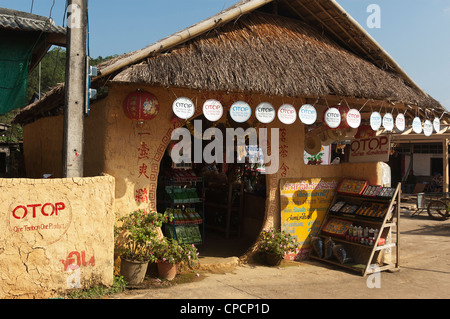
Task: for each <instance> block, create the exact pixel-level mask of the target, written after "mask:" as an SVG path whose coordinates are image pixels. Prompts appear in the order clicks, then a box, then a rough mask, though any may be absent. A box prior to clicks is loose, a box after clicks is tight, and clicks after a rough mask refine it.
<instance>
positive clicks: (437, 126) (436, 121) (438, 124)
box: [433, 117, 441, 133]
mask: <svg viewBox="0 0 450 319" xmlns="http://www.w3.org/2000/svg"><path fill="white" fill-rule="evenodd" d="M433 127H434V131H435V132H436V133H439V132H440V131H441V120H440V119H439V118H437V117H435V118H434V121H433Z"/></svg>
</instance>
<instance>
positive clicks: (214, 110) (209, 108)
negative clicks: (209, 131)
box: [203, 100, 223, 122]
mask: <svg viewBox="0 0 450 319" xmlns="http://www.w3.org/2000/svg"><path fill="white" fill-rule="evenodd" d="M203 115H204V116H205V117H206V119H207V120H209V121H211V122H215V121H218V120H220V118H221V117H222V115H223V107H222V104H221V103H220V102H219V101H217V100H207V101H205V103H203Z"/></svg>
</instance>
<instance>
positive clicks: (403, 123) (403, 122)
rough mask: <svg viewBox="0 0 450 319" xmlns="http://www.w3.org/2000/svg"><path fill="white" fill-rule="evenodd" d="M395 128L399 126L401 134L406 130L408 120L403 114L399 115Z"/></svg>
mask: <svg viewBox="0 0 450 319" xmlns="http://www.w3.org/2000/svg"><path fill="white" fill-rule="evenodd" d="M395 126H397V129H398V130H399V131H401V132H403V131H404V130H405V128H406V120H405V116H404V115H403V114H399V115H397V117H396V118H395Z"/></svg>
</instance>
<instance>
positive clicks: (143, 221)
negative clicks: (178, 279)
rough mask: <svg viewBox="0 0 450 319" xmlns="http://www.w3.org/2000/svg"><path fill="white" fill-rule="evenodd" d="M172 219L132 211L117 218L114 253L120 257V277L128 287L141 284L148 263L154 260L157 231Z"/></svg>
mask: <svg viewBox="0 0 450 319" xmlns="http://www.w3.org/2000/svg"><path fill="white" fill-rule="evenodd" d="M171 219H172V216H171V215H168V214H166V213H165V214H160V213H158V212H155V211H146V210H141V209H140V210H136V211H134V212H132V213H131V214H129V215H128V216H124V217H122V218H120V219H119V220H118V221H119V223H120V226H118V227H116V228H115V235H116V249H117V251H118V253H119V255H120V259H121V266H120V271H121V275H122V276H124V278H125V280H126V281H127V282H128V283H129V284H130V285H136V284H139V283H141V282H142V281H143V280H144V277H145V273H146V271H147V267H148V263H149V262H154V261H155V260H156V258H155V256H154V255H153V251H154V243H155V240H156V238H157V237H158V228H159V227H161V226H162V224H163V223H165V222H169V221H171Z"/></svg>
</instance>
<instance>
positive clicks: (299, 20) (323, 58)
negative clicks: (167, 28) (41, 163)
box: [15, 0, 444, 123]
mask: <svg viewBox="0 0 450 319" xmlns="http://www.w3.org/2000/svg"><path fill="white" fill-rule="evenodd" d="M96 80H97V81H102V84H104V83H105V81H106V82H108V81H111V82H118V83H121V82H127V83H130V82H131V83H148V84H152V85H162V86H166V87H170V86H171V87H180V88H193V89H200V90H226V91H238V92H254V93H262V94H267V95H280V96H302V95H308V96H327V95H337V96H342V97H359V98H367V99H369V98H372V99H375V100H389V101H393V102H402V103H405V104H411V105H420V106H421V107H423V108H432V109H435V110H438V111H442V110H444V108H443V107H442V106H441V105H440V104H439V103H438V102H437V101H435V100H434V99H432V98H431V97H429V96H428V95H427V94H425V93H423V91H422V90H421V89H420V87H418V85H417V84H416V83H415V82H414V81H413V80H412V79H410V78H409V76H408V75H407V74H406V73H405V72H404V71H403V70H402V69H401V68H400V67H399V66H398V65H397V63H396V62H395V61H394V60H393V59H392V58H391V57H390V56H389V55H388V54H387V53H386V52H385V51H384V50H383V49H382V48H381V47H380V46H379V45H378V44H377V43H376V42H375V40H373V39H372V38H371V37H370V35H368V34H367V33H366V32H365V31H364V30H363V29H362V28H361V27H360V26H359V25H358V24H357V23H356V22H355V21H354V20H353V19H352V18H351V17H350V16H349V15H348V14H346V13H345V11H343V9H342V8H341V7H340V6H339V5H338V4H337V3H336V2H335V1H334V0H316V1H308V2H305V1H302V0H277V1H275V0H243V1H241V2H239V3H237V4H236V5H234V6H232V7H230V8H229V9H227V10H225V11H223V12H221V13H219V14H217V15H216V16H213V17H211V18H210V19H207V20H205V21H202V22H200V23H198V24H196V25H194V26H192V27H190V28H187V29H185V30H182V31H180V32H177V33H176V34H174V35H172V36H170V37H168V38H165V39H163V40H161V41H158V42H157V43H155V44H153V45H150V46H149V47H147V48H144V49H141V50H137V51H134V52H130V53H128V54H125V55H122V56H119V57H117V58H115V59H113V60H110V61H107V62H105V63H103V64H101V65H99V77H98V78H97V79H96ZM60 94H61V93H60ZM47 100H48V99H47ZM46 103H47V102H46V101H45V100H44V101H43V100H40V101H38V102H36V103H35V104H34V105H31V106H30V107H27V110H24V111H23V112H22V113H21V114H19V115H18V116H17V117H16V120H15V121H16V122H19V123H26V122H28V121H30V119H31V118H35V117H38V116H40V109H41V108H42V107H43V105H45V104H46ZM55 107H56V106H55Z"/></svg>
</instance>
